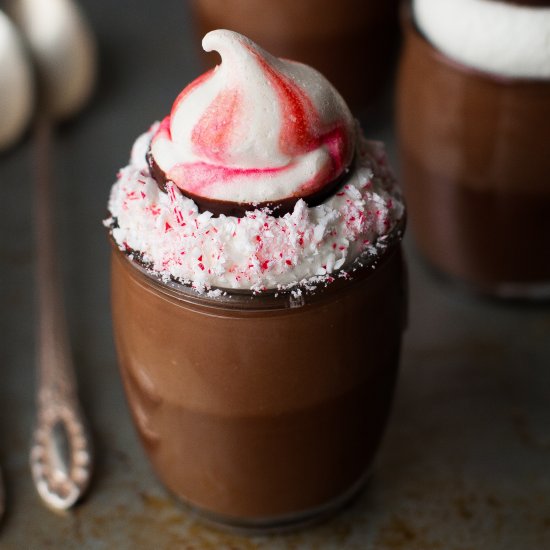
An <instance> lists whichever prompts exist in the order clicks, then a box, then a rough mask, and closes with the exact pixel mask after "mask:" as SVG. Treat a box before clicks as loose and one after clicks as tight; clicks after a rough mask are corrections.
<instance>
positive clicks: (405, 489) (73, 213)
mask: <svg viewBox="0 0 550 550" xmlns="http://www.w3.org/2000/svg"><path fill="white" fill-rule="evenodd" d="M82 4H83V5H84V7H85V9H86V10H87V12H88V14H89V16H90V18H91V20H92V23H93V25H94V27H95V29H96V33H97V35H98V38H99V41H100V46H101V56H102V75H101V82H100V86H99V89H98V93H97V94H96V97H95V99H94V102H93V104H91V105H90V107H89V108H88V109H87V110H86V112H85V113H83V114H82V115H81V116H80V118H79V119H78V121H77V122H76V123H73V124H71V125H68V126H66V127H64V128H62V129H61V130H60V132H59V137H58V145H57V180H58V183H59V196H58V209H59V210H58V212H59V226H60V229H61V231H62V251H63V257H64V260H63V262H64V263H63V266H64V276H65V291H66V297H67V301H68V314H69V316H70V321H71V335H72V343H73V346H74V353H75V358H76V362H77V365H78V376H79V380H80V384H81V394H82V398H83V401H84V404H85V408H86V410H87V412H88V415H89V417H90V420H91V424H92V427H93V432H94V436H95V443H96V447H97V468H96V473H95V476H94V481H93V485H92V488H91V491H90V493H89V496H88V498H87V499H86V500H85V501H84V502H83V503H82V504H81V505H80V506H79V507H78V508H77V509H76V510H75V511H74V512H73V513H70V514H68V515H66V516H57V515H55V514H53V513H51V512H49V511H47V510H46V509H45V508H43V506H42V505H41V503H40V502H39V500H38V498H37V496H36V495H35V493H34V489H33V486H32V483H31V480H30V474H29V469H28V466H27V452H28V443H29V439H30V433H31V425H32V412H33V389H34V378H33V365H34V334H33V329H34V325H33V318H34V300H33V298H34V296H33V249H32V239H31V215H30V212H31V204H30V192H31V179H30V178H31V168H30V162H31V152H32V150H31V149H32V148H31V141H30V138H29V137H27V139H26V140H25V141H24V143H22V144H21V145H20V146H19V147H17V148H16V149H14V150H12V151H10V152H9V153H7V154H4V155H2V156H0V212H1V214H0V261H1V266H2V269H1V271H0V297H1V301H0V303H1V304H2V307H1V309H0V463H1V464H2V467H3V469H4V473H5V477H6V485H7V493H8V494H7V505H8V511H7V515H6V517H5V519H4V521H3V523H2V524H1V525H0V548H1V549H3V550H4V549H6V550H12V549H33V550H34V549H42V548H62V549H71V548H79V549H100V548H108V549H111V548H116V549H125V548H132V549H140V548H144V549H150V548H151V549H164V548H169V549H172V548H186V549H196V550H199V549H216V550H217V549H241V548H243V549H256V548H257V549H273V550H279V549H287V548H288V549H310V548H311V549H314V548H327V549H329V548H330V549H340V548H342V549H348V548H349V549H366V550H368V549H375V550H436V549H437V550H474V549H475V550H544V549H546V548H550V307H548V306H546V307H545V306H539V307H525V306H517V305H516V306H511V305H502V304H497V303H494V302H490V301H480V300H476V299H474V298H471V297H468V296H466V295H464V294H461V293H460V292H458V291H456V290H454V289H452V288H449V287H448V286H446V285H445V284H443V283H441V282H439V281H437V280H436V279H434V278H433V277H432V276H431V275H430V273H428V272H427V271H426V269H425V268H424V267H423V266H422V265H420V264H419V262H418V259H417V258H416V255H415V253H414V247H413V246H411V242H410V241H411V239H410V238H409V239H408V241H409V242H407V252H408V259H409V266H410V283H411V285H410V296H411V305H410V328H409V330H408V332H407V334H406V339H405V347H404V352H403V360H402V369H401V376H400V379H399V385H398V391H397V395H396V400H395V408H394V412H393V415H392V418H391V423H390V426H389V429H388V432H387V435H386V437H385V440H384V443H383V447H382V449H381V452H380V454H379V457H378V461H377V467H376V469H375V471H374V476H373V478H372V480H371V482H370V484H369V485H368V487H367V489H366V491H364V492H363V493H362V494H361V496H360V497H359V498H358V499H357V500H356V502H355V503H353V505H351V506H350V507H349V508H348V509H347V510H345V511H344V512H343V513H341V514H340V515H338V516H337V517H335V518H334V519H333V520H332V521H330V522H328V523H326V524H324V525H322V526H319V527H317V528H313V529H310V530H307V531H303V532H300V533H297V534H294V535H288V536H276V537H270V538H244V537H238V536H232V535H227V534H220V533H218V532H216V531H214V530H211V529H209V528H207V527H204V526H203V525H202V524H200V523H199V522H197V521H196V520H195V519H194V518H193V517H191V516H189V515H188V514H187V513H186V512H185V511H184V510H183V509H182V508H181V507H180V506H179V505H178V504H177V503H176V502H174V501H173V499H172V498H171V497H170V496H168V495H167V494H166V493H165V492H164V490H163V489H162V487H161V486H160V485H159V484H157V482H156V480H155V479H154V477H153V475H152V473H151V470H150V468H149V466H148V464H147V462H146V460H145V459H144V456H143V453H142V451H141V449H140V447H139V444H138V441H137V438H136V436H135V433H134V431H133V428H132V425H131V422H130V418H129V415H128V412H127V409H126V405H125V402H124V397H123V392H122V388H121V384H120V381H119V378H118V373H117V367H116V361H115V355H114V349H113V343H112V338H111V322H110V316H109V289H108V245H107V242H106V238H105V232H104V230H103V228H102V226H101V223H100V221H101V219H102V217H103V216H104V213H105V204H106V200H107V195H108V191H109V187H110V185H111V182H112V181H113V178H114V175H115V173H116V171H117V169H118V167H119V166H120V165H122V164H123V163H124V162H125V161H126V159H127V157H128V153H129V147H130V145H131V143H132V141H133V139H134V138H135V136H136V135H137V134H138V133H139V132H141V131H142V130H144V129H145V128H146V127H147V126H148V125H149V123H150V122H151V121H153V120H155V119H158V118H160V117H162V116H163V115H164V113H165V112H166V111H167V110H168V107H169V105H170V104H171V101H172V100H173V98H174V97H175V95H176V94H177V93H178V91H179V90H180V89H181V88H182V87H183V86H184V85H185V84H186V83H187V82H188V81H189V80H190V79H191V78H192V77H193V76H195V75H197V74H198V73H199V65H198V61H197V59H196V57H195V47H196V41H195V40H194V37H193V34H192V32H191V30H190V24H189V20H188V11H187V3H186V2H185V1H183V0H181V1H177V0H163V1H162V2H151V1H146V0H139V1H138V0H133V1H132V0H117V1H116V2H108V1H106V0H103V1H99V0H95V1H94V0H86V1H84V0H83V1H82ZM390 107H391V99H390V97H389V95H388V96H387V97H386V98H385V100H384V101H382V102H381V103H380V105H378V106H377V110H376V112H371V113H366V114H365V116H364V117H363V123H364V126H365V127H366V129H367V134H368V135H369V136H371V137H375V138H382V139H385V140H387V141H388V142H389V145H390V153H391V155H392V157H393V159H394V160H395V151H394V147H393V144H394V141H393V137H392V127H391V116H390V115H391V108H390Z"/></svg>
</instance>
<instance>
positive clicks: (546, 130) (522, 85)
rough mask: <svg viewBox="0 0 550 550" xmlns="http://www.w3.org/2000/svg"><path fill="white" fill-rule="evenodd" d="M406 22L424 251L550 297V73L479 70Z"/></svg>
mask: <svg viewBox="0 0 550 550" xmlns="http://www.w3.org/2000/svg"><path fill="white" fill-rule="evenodd" d="M404 30H405V47H404V52H403V55H402V59H401V63H400V69H399V81H398V93H397V132H398V137H399V149H400V157H401V167H402V175H403V181H404V186H405V193H406V197H407V201H408V206H409V213H410V219H411V224H412V227H413V232H414V236H415V239H416V243H417V245H418V247H419V249H420V251H421V252H422V254H423V255H424V256H425V257H426V258H427V259H428V260H429V262H430V263H431V264H433V266H435V267H436V268H437V269H438V270H440V271H441V272H443V273H445V274H447V275H450V276H451V277H453V278H455V279H457V280H460V281H462V282H464V283H467V284H468V285H469V286H470V287H472V288H474V289H476V290H480V291H482V292H485V293H489V294H493V295H497V296H504V297H527V298H537V297H547V296H550V254H548V253H545V252H544V251H545V250H547V248H548V242H549V241H550V186H549V185H548V175H549V174H550V155H549V154H548V143H550V79H546V78H533V77H530V78H528V77H524V78H513V77H510V76H498V75H495V74H492V73H490V72H489V71H488V70H484V71H481V70H479V69H474V68H472V67H469V66H466V65H464V64H463V63H459V62H457V61H455V60H453V59H451V58H450V57H449V56H447V55H445V54H443V53H442V52H441V51H440V50H439V49H437V48H435V47H434V46H433V45H432V44H430V43H429V42H428V41H427V40H426V39H425V38H424V37H423V36H422V35H421V33H420V32H419V31H418V29H417V28H416V26H415V25H414V23H413V21H412V20H411V18H410V17H405V18H404Z"/></svg>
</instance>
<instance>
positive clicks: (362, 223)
mask: <svg viewBox="0 0 550 550" xmlns="http://www.w3.org/2000/svg"><path fill="white" fill-rule="evenodd" d="M203 47H204V48H205V50H207V51H211V50H216V51H218V52H219V53H220V55H221V57H222V63H221V65H220V66H218V67H217V68H216V69H215V70H214V71H209V72H207V73H205V74H204V75H202V76H200V77H199V78H198V79H196V80H195V81H194V82H192V83H191V84H189V85H188V86H187V87H186V88H185V89H184V90H183V91H182V92H181V94H180V95H179V96H178V98H177V99H176V101H175V102H174V105H173V106H172V109H171V111H170V114H169V115H168V116H167V117H166V118H165V119H164V120H163V121H162V122H160V123H156V124H153V126H151V128H150V129H149V131H147V132H146V133H145V134H143V135H142V136H140V137H139V138H138V139H137V140H136V142H135V144H134V147H133V149H132V154H131V158H130V162H129V164H128V165H127V166H126V167H124V168H123V169H121V170H120V172H119V175H118V180H117V182H116V183H115V184H114V185H113V187H112V190H111V196H110V200H109V211H110V214H111V217H110V218H109V219H108V220H106V221H105V224H106V225H107V226H108V228H109V230H110V234H111V242H112V244H113V253H112V304H113V319H114V329H115V341H116V346H117V351H118V357H119V363H120V368H121V372H122V377H123V379H124V385H125V388H126V393H127V396H128V402H129V404H130V407H131V410H132V414H133V417H134V420H135V423H136V426H137V429H138V431H139V434H140V436H141V439H142V441H143V443H144V446H145V449H146V451H147V453H148V455H149V457H150V459H151V462H152V464H153V466H154V469H155V471H156V472H157V474H158V476H159V478H160V479H161V480H162V482H163V483H164V484H165V485H166V487H167V488H168V489H170V490H171V491H172V492H173V493H175V494H176V495H177V496H178V497H180V498H181V499H182V500H183V501H184V502H186V503H188V504H190V505H192V506H193V507H195V508H196V509H197V510H199V511H200V512H201V513H202V514H203V515H204V516H206V517H208V518H210V519H212V520H215V521H217V522H219V523H221V524H223V525H231V526H237V527H242V528H254V529H282V528H288V527H295V526H297V525H303V524H304V523H308V522H311V521H313V520H317V519H319V518H322V517H325V516H326V515H327V514H329V513H331V512H333V511H334V510H336V509H337V508H338V507H340V506H342V505H343V503H344V502H346V501H347V500H348V499H349V498H351V496H352V495H353V494H354V493H355V492H356V491H357V490H358V489H359V488H360V487H361V486H362V484H363V482H364V481H365V479H366V476H367V474H368V472H369V469H370V466H371V464H372V461H373V458H374V454H375V452H376V449H377V447H378V444H379V442H380V439H381V436H382V433H383V430H384V427H385V424H386V420H387V416H388V412H389V409H390V404H391V399H392V394H393V388H394V383H395V378H396V372H397V366H398V359H399V349H400V341H401V333H402V330H403V325H404V318H405V297H404V280H403V279H404V274H403V266H402V259H401V244H400V242H401V237H402V233H403V230H404V223H405V211H404V205H403V201H402V197H401V193H400V190H399V188H398V186H397V183H396V181H395V178H394V176H393V173H392V171H391V169H390V168H389V165H388V161H387V157H386V154H385V151H384V148H383V145H382V144H380V143H377V142H372V141H368V140H366V139H365V137H364V136H363V134H362V132H361V130H360V128H359V126H358V124H357V123H356V121H355V120H354V119H353V117H352V115H351V113H350V111H349V108H348V107H347V105H346V103H345V102H344V101H343V99H342V97H341V96H340V95H339V94H338V92H337V91H336V90H335V89H334V88H333V86H332V85H331V84H330V83H329V82H328V80H326V79H325V78H324V77H323V76H322V75H321V74H320V73H319V72H318V71H316V70H314V69H312V68H311V67H308V66H306V65H303V64H301V63H296V62H293V61H289V60H283V59H280V58H276V57H274V56H272V55H270V54H269V53H267V52H266V51H265V50H263V49H261V48H260V47H259V46H258V45H257V44H255V43H254V42H252V41H251V40H249V39H247V38H246V37H244V36H242V35H240V34H238V33H235V32H232V31H227V30H217V31H212V32H210V33H208V34H207V35H206V36H205V37H204V39H203Z"/></svg>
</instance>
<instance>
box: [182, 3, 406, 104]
mask: <svg viewBox="0 0 550 550" xmlns="http://www.w3.org/2000/svg"><path fill="white" fill-rule="evenodd" d="M398 4H399V1H398V0H340V1H339V2H333V1H332V0H299V1H296V0H276V1H272V0H244V1H243V0H193V1H192V2H191V6H192V9H193V14H194V19H195V24H196V28H197V29H198V35H199V36H202V35H203V34H204V33H206V32H208V31H210V30H212V29H217V28H226V29H232V30H235V31H237V32H240V33H242V34H245V35H247V36H249V37H250V38H252V39H253V40H254V41H257V42H258V43H260V44H262V46H263V47H265V49H266V50H268V51H270V52H272V53H273V54H275V55H277V56H279V57H284V58H288V59H295V60H297V61H301V62H303V63H306V64H308V65H311V66H313V67H315V68H316V69H317V70H319V71H320V72H321V73H323V74H324V75H325V76H326V77H327V78H328V79H329V80H330V81H331V82H332V83H333V84H334V86H335V87H336V88H337V89H338V90H339V91H340V93H341V94H342V96H343V97H344V99H345V100H346V101H347V102H348V104H349V105H350V107H351V108H352V109H353V110H354V111H356V112H357V111H360V110H362V109H364V108H365V107H368V105H369V103H370V102H371V101H372V100H373V99H374V98H375V97H376V96H377V95H379V94H380V92H381V91H382V90H383V89H384V87H385V86H386V85H387V84H388V81H389V79H390V77H391V75H392V73H393V70H394V67H395V61H396V58H397V49H398V48H397V46H398V37H399V24H398V13H397V12H398V9H397V8H398ZM205 59H206V61H207V63H209V64H212V65H213V64H214V63H216V62H217V60H216V58H215V56H212V55H209V56H208V57H205Z"/></svg>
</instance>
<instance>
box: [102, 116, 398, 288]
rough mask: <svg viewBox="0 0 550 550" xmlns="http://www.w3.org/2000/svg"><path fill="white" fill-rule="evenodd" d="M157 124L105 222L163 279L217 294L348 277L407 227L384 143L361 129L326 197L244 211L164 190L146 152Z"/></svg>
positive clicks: (116, 189)
mask: <svg viewBox="0 0 550 550" xmlns="http://www.w3.org/2000/svg"><path fill="white" fill-rule="evenodd" d="M157 128H158V125H153V126H152V127H151V129H150V130H149V132H147V133H146V134H143V135H142V136H141V137H140V138H138V140H137V141H136V143H135V144H134V147H133V150H132V156H131V159H130V163H129V165H128V166H126V167H125V168H123V169H122V170H121V171H120V172H119V175H118V180H117V181H116V182H115V184H114V185H113V188H112V190H111V196H110V200H109V211H110V214H111V216H110V217H109V218H108V219H107V220H105V222H104V224H105V225H106V226H107V227H108V228H109V229H110V232H111V235H112V238H113V240H114V241H115V243H116V245H117V246H118V248H119V249H120V250H122V251H124V252H126V254H127V255H128V256H129V257H130V259H132V260H134V261H135V262H136V263H137V264H141V265H143V266H145V267H146V268H147V270H148V271H149V272H152V273H154V274H155V275H156V276H157V277H158V278H159V279H160V280H161V281H163V282H164V283H169V282H176V283H180V284H184V285H189V286H191V287H192V288H193V289H195V290H196V291H197V292H198V293H208V294H209V295H210V294H212V296H213V297H214V296H215V295H218V296H219V295H221V294H220V293H223V292H224V291H225V290H235V289H241V290H249V291H252V292H265V291H267V290H277V291H289V290H290V291H291V292H298V290H299V289H298V287H300V288H307V286H308V284H309V285H317V284H319V283H330V282H331V281H332V280H334V279H335V278H336V277H345V276H346V275H345V274H346V273H347V272H348V271H350V270H351V269H353V268H355V267H357V264H355V262H356V260H357V259H358V258H362V259H365V258H367V259H368V258H375V257H376V256H378V255H381V254H382V251H383V249H384V248H386V247H387V242H388V236H389V235H394V234H395V232H396V231H397V230H398V229H399V228H402V226H403V220H404V212H405V209H404V204H403V200H402V197H401V193H400V190H399V188H398V186H397V184H396V182H395V178H394V176H393V174H392V172H391V170H390V168H389V165H388V162H387V158H386V154H385V151H384V148H383V146H382V144H380V143H378V142H371V141H366V140H365V139H364V138H363V137H362V134H361V132H360V130H359V128H357V129H356V131H357V143H358V150H357V163H356V166H355V169H354V173H353V174H352V175H351V177H350V179H349V181H348V182H347V183H346V184H345V185H344V186H343V187H342V188H341V189H339V190H338V192H336V193H335V194H334V195H333V196H331V197H329V198H328V199H327V200H325V202H324V203H323V204H321V205H318V206H315V207H308V206H307V205H306V203H305V202H304V201H303V200H300V201H298V202H297V204H296V206H295V207H294V210H293V211H292V212H290V213H287V214H285V215H284V216H280V217H276V216H273V215H272V214H271V212H270V211H269V209H258V210H254V211H251V212H247V213H246V215H245V216H244V217H241V218H237V217H232V216H225V215H223V214H222V215H220V216H218V217H214V216H213V215H212V213H210V212H208V211H206V212H202V213H200V212H199V210H198V208H197V205H196V204H195V203H194V202H193V201H192V200H191V199H189V198H188V197H185V196H184V195H182V194H181V193H179V191H178V189H177V187H176V186H175V185H174V184H173V183H172V182H167V184H166V192H163V191H161V190H160V189H159V187H158V185H157V183H156V181H155V180H154V179H153V177H152V176H151V173H150V169H149V166H148V164H147V161H146V152H147V149H148V147H149V144H150V141H151V137H152V135H153V134H154V133H155V131H156V129H157ZM399 232H400V230H399ZM354 264H355V265H354ZM293 287H296V288H293ZM300 292H301V290H300Z"/></svg>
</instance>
